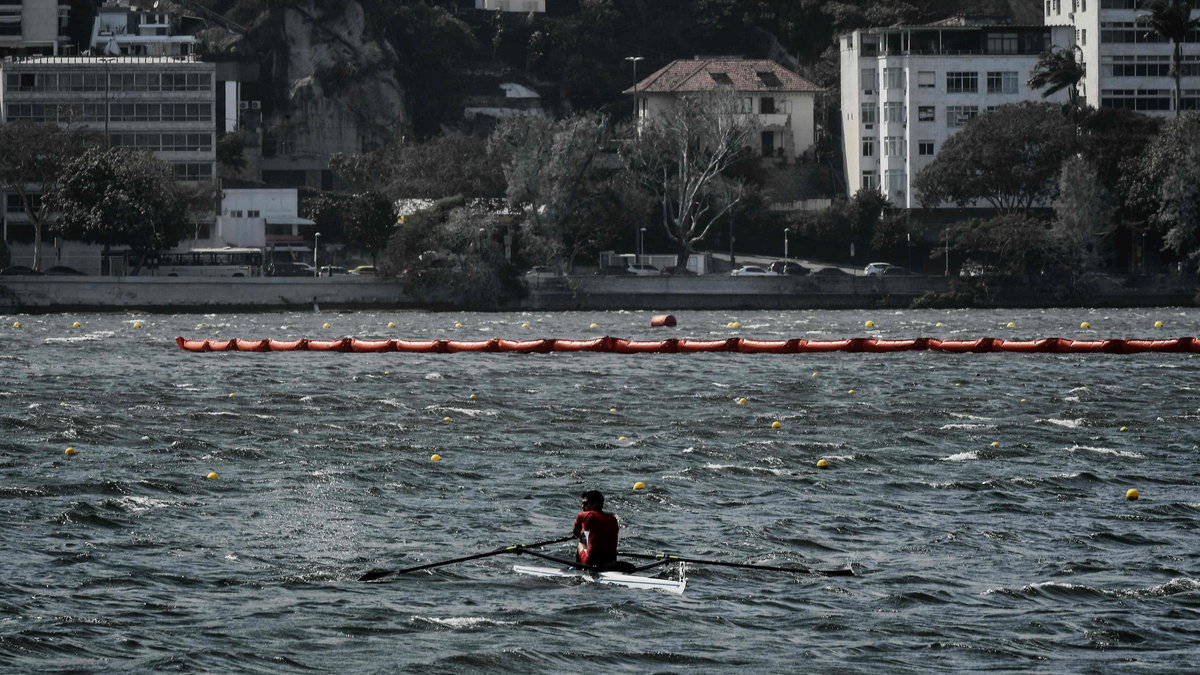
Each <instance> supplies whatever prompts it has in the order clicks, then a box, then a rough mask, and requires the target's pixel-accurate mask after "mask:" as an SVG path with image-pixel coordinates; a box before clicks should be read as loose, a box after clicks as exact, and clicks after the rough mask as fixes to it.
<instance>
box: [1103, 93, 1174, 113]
mask: <svg viewBox="0 0 1200 675" xmlns="http://www.w3.org/2000/svg"><path fill="white" fill-rule="evenodd" d="M1100 105H1102V106H1104V107H1105V108H1125V109H1128V110H1170V109H1171V90H1170V89H1104V90H1102V91H1101V92H1100Z"/></svg>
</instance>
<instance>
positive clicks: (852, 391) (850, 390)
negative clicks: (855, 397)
mask: <svg viewBox="0 0 1200 675" xmlns="http://www.w3.org/2000/svg"><path fill="white" fill-rule="evenodd" d="M846 393H847V394H853V393H854V390H853V389H848V390H847V391H846Z"/></svg>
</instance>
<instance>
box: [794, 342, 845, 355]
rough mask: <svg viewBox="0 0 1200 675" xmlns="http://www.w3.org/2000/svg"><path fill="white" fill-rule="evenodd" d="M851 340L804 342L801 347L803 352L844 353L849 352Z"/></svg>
mask: <svg viewBox="0 0 1200 675" xmlns="http://www.w3.org/2000/svg"><path fill="white" fill-rule="evenodd" d="M851 344H852V341H851V340H802V341H801V342H800V345H799V351H801V352H805V353H807V352H817V353H819V352H844V351H849V349H848V348H849V347H850V345H851Z"/></svg>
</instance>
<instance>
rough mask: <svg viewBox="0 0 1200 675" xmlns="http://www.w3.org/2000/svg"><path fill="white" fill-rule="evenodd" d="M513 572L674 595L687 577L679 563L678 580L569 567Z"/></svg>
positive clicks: (521, 568) (518, 568) (519, 567)
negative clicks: (651, 590) (646, 589)
mask: <svg viewBox="0 0 1200 675" xmlns="http://www.w3.org/2000/svg"><path fill="white" fill-rule="evenodd" d="M513 571H514V572H516V573H518V574H529V575H533V576H536V577H556V578H572V579H582V580H584V581H591V582H594V583H597V584H613V585H615V586H626V587H628V588H651V589H654V590H659V591H666V592H667V593H675V594H676V595H681V594H682V593H683V589H684V587H685V586H687V577H686V575H685V574H684V564H683V563H679V578H678V579H660V578H657V577H645V576H641V575H638V574H621V573H620V572H589V571H587V570H580V569H575V568H570V567H568V568H562V567H532V566H530V565H513Z"/></svg>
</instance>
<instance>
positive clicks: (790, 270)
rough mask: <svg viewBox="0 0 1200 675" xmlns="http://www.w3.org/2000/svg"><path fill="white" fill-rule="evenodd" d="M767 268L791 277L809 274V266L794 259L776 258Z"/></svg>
mask: <svg viewBox="0 0 1200 675" xmlns="http://www.w3.org/2000/svg"><path fill="white" fill-rule="evenodd" d="M767 269H769V270H771V271H772V272H774V273H776V274H786V275H787V276H791V277H802V276H804V275H805V274H808V268H807V267H805V266H804V265H801V264H800V263H798V262H795V261H793V260H776V261H775V262H773V263H771V266H770V267H768V268H767Z"/></svg>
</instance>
